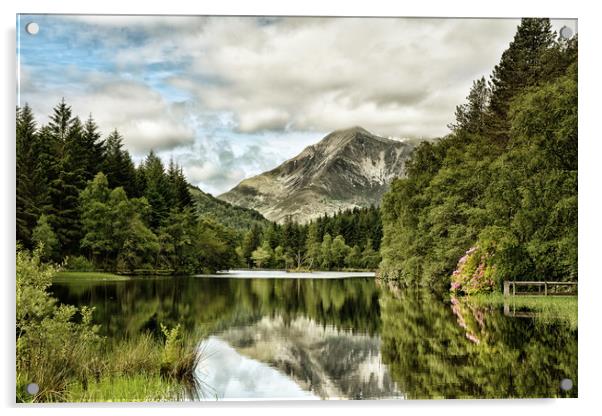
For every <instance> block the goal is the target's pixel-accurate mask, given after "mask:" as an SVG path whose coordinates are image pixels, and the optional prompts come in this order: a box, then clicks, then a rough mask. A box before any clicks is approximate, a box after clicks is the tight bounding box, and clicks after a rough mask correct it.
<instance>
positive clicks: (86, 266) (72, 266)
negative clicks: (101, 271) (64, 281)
mask: <svg viewBox="0 0 602 416" xmlns="http://www.w3.org/2000/svg"><path fill="white" fill-rule="evenodd" d="M63 265H64V267H65V269H66V270H69V271H73V272H92V271H94V270H95V267H94V264H93V263H92V262H91V261H90V260H88V259H87V258H85V257H84V256H75V257H71V256H68V257H65V260H64V262H63Z"/></svg>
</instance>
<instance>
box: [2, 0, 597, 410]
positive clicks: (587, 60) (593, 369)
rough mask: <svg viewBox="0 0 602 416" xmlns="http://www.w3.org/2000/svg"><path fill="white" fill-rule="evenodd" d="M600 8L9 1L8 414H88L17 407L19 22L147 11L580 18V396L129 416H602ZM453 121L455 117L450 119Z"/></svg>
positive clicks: (5, 148)
mask: <svg viewBox="0 0 602 416" xmlns="http://www.w3.org/2000/svg"><path fill="white" fill-rule="evenodd" d="M595 4H596V2H594V1H588V2H585V1H583V2H579V1H571V2H569V1H557V0H547V1H545V2H526V1H524V0H518V1H517V0H504V1H498V2H495V4H493V2H487V1H483V0H481V1H473V2H471V1H463V0H455V1H445V0H440V1H429V0H422V1H418V2H416V1H413V2H403V3H402V2H393V1H390V0H389V1H386V0H370V1H365V0H363V1H355V0H353V1H351V0H348V1H345V2H340V3H339V2H326V1H324V0H303V1H297V2H286V1H282V0H281V1H276V0H249V1H244V0H238V1H236V0H214V1H204V2H194V1H191V0H188V1H186V0H169V1H162V2H155V3H149V2H126V1H124V0H103V1H99V2H83V1H81V0H79V1H75V0H67V1H54V2H48V1H43V0H20V1H18V2H17V1H13V2H9V1H6V0H5V1H3V2H2V3H1V5H0V7H1V8H2V14H1V15H0V16H1V21H2V34H3V36H2V55H1V56H2V58H1V61H2V62H4V64H3V65H2V78H1V80H2V84H3V89H2V90H3V91H4V94H3V99H2V100H1V108H2V111H1V112H0V114H1V115H2V126H3V129H2V132H3V133H4V134H3V135H2V138H1V139H0V142H1V143H2V149H1V151H0V155H1V157H2V163H0V171H1V172H2V186H1V189H2V191H3V198H2V200H1V201H2V203H0V207H1V210H2V215H1V216H0V218H1V221H2V222H1V223H0V230H2V238H1V241H2V246H1V247H0V264H2V266H3V271H4V273H2V276H1V277H0V281H1V282H2V288H1V293H2V297H3V298H2V302H1V303H0V304H1V309H0V310H1V311H2V317H3V319H2V338H3V342H1V343H0V347H1V348H2V362H3V365H2V367H1V368H2V369H3V370H4V371H3V372H2V375H1V377H0V383H1V386H0V394H1V396H2V400H1V402H0V403H1V405H2V406H3V407H8V409H7V411H6V413H4V414H13V413H17V412H19V413H22V414H28V415H29V414H37V413H41V414H47V415H70V414H73V415H75V414H77V415H81V413H82V409H81V406H73V405H66V406H65V405H63V406H49V407H45V408H40V407H35V408H31V407H29V408H23V407H20V408H19V407H15V406H14V397H15V396H14V380H15V378H14V336H15V335H14V304H15V300H14V298H15V295H14V293H15V292H14V277H13V276H14V245H15V242H14V235H15V220H14V219H15V208H14V195H15V194H14V192H15V190H14V189H15V185H14V174H15V173H14V172H15V155H14V152H15V147H14V134H15V133H14V131H15V130H14V126H15V121H14V110H15V103H16V101H15V72H16V60H15V22H16V18H15V15H16V13H18V12H21V13H105V14H111V13H118V14H122V13H123V14H125V13H133V14H135V13H144V14H254V15H262V14H272V15H274V14H282V15H295V14H300V15H339V16H341V15H360V16H375V15H376V16H385V15H390V16H441V17H520V16H545V17H556V18H563V17H565V18H569V17H570V18H578V19H579V37H580V44H579V54H580V56H579V77H580V79H579V85H580V89H579V106H580V114H579V129H580V133H581V134H580V139H579V142H580V143H579V144H580V145H579V190H580V192H579V207H580V208H579V223H580V227H579V247H580V250H579V266H580V273H579V274H580V277H581V284H580V297H579V328H580V332H581V334H580V337H579V396H580V398H579V399H573V400H506V401H502V400H470V401H463V400H460V401H413V402H347V403H345V402H326V403H324V402H321V403H308V402H286V403H285V402H269V403H266V402H229V403H219V404H214V403H201V404H195V405H194V406H191V405H190V404H160V405H153V406H149V405H129V406H127V412H128V414H140V415H145V416H149V415H164V414H165V411H166V410H167V409H169V408H174V410H175V412H177V414H178V416H179V415H184V414H199V412H211V413H212V414H213V413H224V412H233V413H234V412H236V413H239V412H244V413H245V414H246V413H247V412H251V413H257V414H262V415H282V414H283V413H286V415H287V416H292V415H306V414H307V413H308V412H309V413H314V412H324V413H326V412H337V413H339V412H341V413H343V412H344V413H346V414H347V413H348V414H357V415H365V414H366V413H368V412H370V411H374V412H378V413H396V414H399V413H408V414H417V413H419V414H421V415H422V414H425V415H429V414H433V415H437V416H440V415H442V414H445V415H446V416H447V415H455V414H458V415H460V414H461V415H467V414H478V415H483V414H487V415H504V416H507V415H508V414H509V413H512V414H514V413H518V414H524V413H527V412H529V413H538V414H539V413H542V414H543V413H545V414H546V415H565V416H566V415H568V414H573V415H577V414H579V415H581V414H590V413H597V412H598V411H595V409H596V408H597V407H599V406H600V404H601V403H599V399H598V397H599V393H598V389H599V387H601V386H602V383H601V382H600V378H601V377H600V359H599V356H600V352H599V349H600V347H601V344H602V342H601V340H602V337H601V335H600V333H601V330H602V328H601V326H600V320H599V319H598V318H599V316H600V308H599V307H598V305H599V304H600V302H599V299H600V296H602V287H601V282H602V274H601V273H600V263H599V262H598V261H597V259H598V258H600V255H599V254H598V251H599V249H598V247H599V244H598V241H599V240H600V235H602V233H601V231H602V230H601V227H600V213H599V209H598V207H599V206H600V205H599V202H600V199H601V198H600V189H602V186H601V184H600V182H601V181H600V179H602V178H601V176H602V175H600V170H599V168H598V167H599V166H600V162H599V160H600V158H601V157H602V145H601V144H602V137H601V134H600V126H599V124H600V123H599V120H600V116H599V113H600V105H599V102H600V100H601V99H602V92H601V91H600V82H599V79H600V72H601V71H600V68H601V66H600V57H599V56H600V54H599V50H600V47H601V46H600V45H602V42H601V36H600V27H601V26H602V25H601V23H602V22H601V20H600V19H601V18H602V16H601V15H600V13H597V12H596V9H595V6H594V5H595ZM450 117H451V114H450ZM119 409H121V406H119V405H111V404H102V405H97V406H94V407H91V406H86V407H85V410H84V411H85V413H86V414H90V415H96V414H100V413H101V412H103V411H105V410H108V411H110V412H112V413H115V414H118V413H123V409H121V411H120V410H119Z"/></svg>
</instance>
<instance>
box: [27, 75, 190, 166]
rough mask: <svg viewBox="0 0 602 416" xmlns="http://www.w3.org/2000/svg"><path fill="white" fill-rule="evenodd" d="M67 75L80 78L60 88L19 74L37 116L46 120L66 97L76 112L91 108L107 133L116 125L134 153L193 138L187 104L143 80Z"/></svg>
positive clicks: (187, 142) (79, 112) (169, 146)
mask: <svg viewBox="0 0 602 416" xmlns="http://www.w3.org/2000/svg"><path fill="white" fill-rule="evenodd" d="M71 79H72V80H73V79H77V80H78V82H77V83H73V84H72V86H70V87H67V88H64V87H63V88H60V89H59V88H52V87H45V88H43V87H42V86H41V85H39V84H35V83H31V82H29V80H30V77H29V76H27V77H26V79H22V80H21V81H22V83H21V85H22V88H21V89H22V94H23V96H24V97H23V99H24V101H27V102H28V103H29V104H30V106H31V107H32V108H33V110H34V111H35V113H36V115H37V119H38V120H39V121H40V122H43V123H45V122H46V121H47V120H48V118H47V116H48V115H49V114H51V112H52V108H53V107H54V106H55V105H56V104H57V103H58V101H60V99H61V98H62V97H64V98H65V101H66V102H67V103H68V104H69V105H71V107H72V110H73V113H74V115H79V116H80V117H82V118H87V116H88V115H89V114H92V116H93V117H94V119H95V120H96V122H97V123H98V125H99V126H100V128H101V130H102V132H103V133H104V134H105V135H106V134H108V133H109V132H110V131H111V130H113V129H117V130H119V132H120V133H121V134H122V135H123V136H124V144H125V145H126V147H127V148H128V149H129V150H130V151H132V152H133V153H134V155H142V154H145V153H147V152H148V151H149V150H150V149H155V150H162V149H170V148H174V147H177V146H181V145H186V144H191V143H193V142H194V138H195V132H194V130H193V129H192V128H191V127H190V122H189V115H188V113H187V111H186V109H185V108H183V106H182V105H181V104H177V103H169V102H167V101H166V100H165V99H164V98H163V97H162V96H161V94H159V93H158V92H156V91H153V90H152V89H151V88H149V87H148V86H147V85H145V84H143V83H141V82H138V81H131V80H122V79H119V78H115V77H113V76H108V75H105V74H99V73H87V74H82V73H78V74H77V75H73V74H72V76H71Z"/></svg>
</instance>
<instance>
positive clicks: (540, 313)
mask: <svg viewBox="0 0 602 416" xmlns="http://www.w3.org/2000/svg"><path fill="white" fill-rule="evenodd" d="M469 299H470V302H473V303H476V304H481V305H491V306H497V307H500V308H503V307H504V306H507V307H508V308H509V310H510V311H530V312H535V318H536V319H538V320H540V321H543V322H546V323H554V322H564V323H566V324H568V325H569V326H570V327H571V329H577V320H578V319H577V318H578V313H577V312H578V308H577V296H504V295H503V294H501V293H491V294H478V295H473V296H470V297H469Z"/></svg>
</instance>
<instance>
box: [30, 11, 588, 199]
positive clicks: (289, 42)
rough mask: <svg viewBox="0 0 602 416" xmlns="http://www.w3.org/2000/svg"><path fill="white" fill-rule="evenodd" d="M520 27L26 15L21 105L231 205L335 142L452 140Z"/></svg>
mask: <svg viewBox="0 0 602 416" xmlns="http://www.w3.org/2000/svg"><path fill="white" fill-rule="evenodd" d="M32 21H35V22H36V23H38V24H39V27H40V30H39V32H38V34H37V35H35V36H32V35H28V34H27V33H26V31H25V25H26V24H27V23H29V22H32ZM518 23H519V21H518V20H516V19H503V20H502V19H490V20H489V19H454V20H451V19H401V18H378V19H377V18H370V19H359V18H281V17H263V18H261V17H190V16H186V17H184V16H180V17H175V16H174V17H155V16H58V15H44V16H40V15H22V16H21V17H20V22H19V26H18V52H19V55H20V57H19V91H18V98H19V104H20V105H23V104H25V103H29V105H30V106H32V108H33V110H34V112H35V114H36V117H37V119H38V122H39V123H46V122H47V121H48V114H50V113H51V110H52V107H53V106H54V105H56V103H57V102H59V101H60V99H61V97H64V98H65V100H66V101H67V102H68V104H70V105H72V107H73V110H74V112H75V114H78V115H80V116H81V117H83V118H86V117H87V116H88V114H92V115H93V116H94V118H95V119H96V120H97V122H98V124H99V126H100V128H101V130H102V133H103V134H105V135H106V134H108V133H109V132H110V131H111V130H112V129H114V128H117V129H118V130H119V131H120V132H121V133H122V135H123V136H124V138H125V145H126V147H127V149H128V150H129V151H130V152H131V153H132V155H133V156H134V159H135V160H136V161H140V160H141V159H142V158H143V157H144V155H145V154H146V153H147V152H148V151H149V150H150V149H154V150H155V151H157V152H158V153H159V155H160V156H161V157H162V158H163V159H164V160H166V161H167V160H169V158H170V157H173V158H174V160H176V161H177V162H178V163H180V164H181V165H182V166H183V168H184V171H185V174H186V176H187V177H188V179H189V180H190V181H191V182H192V183H194V184H196V185H198V186H200V187H201V188H202V189H204V190H206V191H208V192H211V193H213V194H220V193H222V192H225V191H227V190H228V189H230V188H232V187H233V186H235V185H236V184H237V183H238V182H240V181H241V180H242V179H244V178H246V177H249V176H253V175H255V174H258V173H261V172H263V171H265V170H269V169H271V168H273V167H275V166H276V165H278V164H279V163H281V162H283V161H284V160H286V159H288V158H290V157H293V156H295V155H296V154H297V153H299V152H300V151H301V150H302V149H303V148H304V147H306V146H307V145H309V144H312V143H314V142H317V141H318V140H319V139H320V138H321V137H323V136H324V135H325V134H327V133H328V132H330V131H332V130H336V129H341V128H347V127H351V126H355V125H360V126H362V127H364V128H366V129H368V130H370V131H372V132H374V133H377V134H380V135H383V136H391V137H400V138H403V137H409V138H430V137H437V136H441V135H443V134H446V133H447V131H448V130H447V127H446V125H447V124H448V123H449V122H450V121H452V118H453V113H454V109H455V106H456V105H457V104H460V103H462V102H463V101H464V97H465V96H466V95H467V93H468V90H469V88H470V85H471V83H472V80H473V79H476V78H478V77H480V76H482V75H485V76H487V75H488V74H489V73H490V72H491V70H492V68H493V66H494V65H495V64H496V63H497V62H498V60H499V57H500V55H501V53H502V51H503V50H504V49H505V48H506V47H507V46H508V43H509V42H510V41H511V40H512V37H513V34H514V31H515V29H516V26H517V24H518ZM553 23H554V26H555V28H556V29H557V30H558V29H559V28H560V27H561V26H562V25H565V24H567V25H569V26H571V27H572V28H573V30H575V29H576V27H575V23H574V22H570V21H568V22H567V21H554V22H553Z"/></svg>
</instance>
